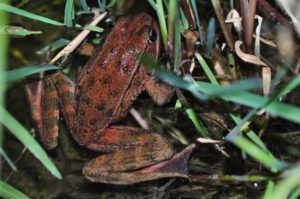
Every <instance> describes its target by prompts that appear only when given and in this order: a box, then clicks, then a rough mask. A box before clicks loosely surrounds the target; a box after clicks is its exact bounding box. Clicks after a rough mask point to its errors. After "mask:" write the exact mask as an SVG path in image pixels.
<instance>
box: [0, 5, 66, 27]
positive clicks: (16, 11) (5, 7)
mask: <svg viewBox="0 0 300 199" xmlns="http://www.w3.org/2000/svg"><path fill="white" fill-rule="evenodd" d="M0 10H4V11H7V12H10V13H14V14H17V15H20V16H23V17H27V18H30V19H34V20H38V21H41V22H44V23H48V24H52V25H55V26H65V24H64V23H61V22H58V21H55V20H52V19H49V18H47V17H43V16H40V15H36V14H33V13H30V12H27V11H25V10H21V9H19V8H16V7H13V6H11V5H8V4H5V3H0Z"/></svg>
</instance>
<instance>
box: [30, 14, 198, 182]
mask: <svg viewBox="0 0 300 199" xmlns="http://www.w3.org/2000/svg"><path fill="white" fill-rule="evenodd" d="M159 49H160V38H159V29H158V25H157V23H156V22H155V21H154V20H153V19H152V18H151V17H150V16H148V15H147V14H144V13H143V14H140V15H138V16H135V17H124V18H121V19H119V20H118V21H117V22H116V24H115V27H114V28H113V29H112V31H111V33H110V34H109V35H108V36H107V38H106V41H105V42H104V44H103V45H102V46H100V47H97V48H96V49H95V50H94V52H93V56H92V57H91V59H90V61H89V62H88V63H87V64H86V65H85V66H84V68H83V69H82V71H81V72H80V74H79V76H78V78H77V81H76V82H75V83H74V82H73V81H72V80H70V79H69V78H68V77H67V76H66V75H64V74H63V73H60V72H57V73H54V74H50V75H46V76H45V78H44V83H43V89H42V97H41V102H40V105H37V106H39V107H40V108H37V107H36V108H35V111H39V110H40V114H39V113H36V115H40V117H35V119H36V122H37V123H38V127H39V134H40V138H41V142H42V143H43V145H44V146H45V147H46V148H47V149H52V148H54V147H55V146H56V145H57V139H58V125H57V123H58V120H59V115H60V112H61V115H62V116H63V118H64V120H65V123H66V125H67V126H68V128H69V129H70V132H71V134H72V137H73V138H74V139H75V140H76V141H77V142H78V143H79V144H80V145H81V146H84V147H86V148H88V149H90V150H93V151H98V152H101V153H105V154H104V155H100V156H99V157H96V158H95V159H92V160H91V161H89V162H87V163H86V164H85V166H84V168H83V174H84V176H85V177H86V178H87V179H89V180H90V181H94V182H102V183H110V184H131V183H137V182H141V181H148V180H154V179H159V178H163V177H184V178H187V177H188V169H187V162H188V158H189V156H190V153H191V151H192V149H193V148H194V145H191V146H189V147H187V148H186V149H184V150H183V151H181V152H180V153H178V154H176V155H174V154H173V149H172V147H171V146H170V144H169V143H168V141H167V140H166V139H165V138H163V137H162V136H161V135H160V134H157V133H155V132H151V131H148V130H144V129H140V128H133V127H127V126H117V125H113V124H114V123H115V122H117V121H119V120H120V119H122V118H123V117H124V116H126V114H127V111H128V109H129V108H130V106H131V104H132V103H133V102H134V100H135V99H136V98H137V97H138V95H139V94H140V93H141V92H142V91H144V90H146V91H147V92H148V93H149V95H150V96H151V97H152V98H153V100H154V101H155V102H156V103H157V104H163V103H165V102H167V101H168V100H169V99H170V97H171V96H172V94H173V93H174V88H172V87H171V86H170V85H168V84H166V83H164V82H160V81H157V79H156V78H155V77H154V76H153V74H151V72H150V71H148V69H147V68H146V67H145V66H143V64H141V61H140V59H139V57H140V55H141V54H142V53H147V54H150V55H152V56H153V57H154V58H155V59H157V58H158V54H159ZM35 103H36V104H38V103H39V102H35Z"/></svg>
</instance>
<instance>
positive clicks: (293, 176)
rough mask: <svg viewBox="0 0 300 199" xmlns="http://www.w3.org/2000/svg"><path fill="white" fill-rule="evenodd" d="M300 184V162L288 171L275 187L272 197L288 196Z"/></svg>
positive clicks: (278, 198)
mask: <svg viewBox="0 0 300 199" xmlns="http://www.w3.org/2000/svg"><path fill="white" fill-rule="evenodd" d="M299 186H300V164H298V165H297V166H296V167H294V168H292V169H290V170H288V171H286V173H285V175H284V178H283V179H282V180H281V181H279V182H278V183H277V184H276V185H275V186H274V189H273V193H272V194H271V196H270V199H282V198H288V196H289V194H291V192H292V191H293V190H294V189H296V191H297V188H298V189H299Z"/></svg>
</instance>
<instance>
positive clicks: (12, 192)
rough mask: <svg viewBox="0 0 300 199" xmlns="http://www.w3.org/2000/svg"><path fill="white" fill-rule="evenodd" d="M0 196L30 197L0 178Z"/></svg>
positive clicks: (11, 197) (11, 198)
mask: <svg viewBox="0 0 300 199" xmlns="http://www.w3.org/2000/svg"><path fill="white" fill-rule="evenodd" d="M0 196H1V197H3V198H7V199H14V198H20V199H30V198H29V197H28V196H26V195H25V194H24V193H22V192H21V191H19V190H18V189H16V188H14V187H12V186H10V185H8V184H6V183H5V182H3V181H2V180H0Z"/></svg>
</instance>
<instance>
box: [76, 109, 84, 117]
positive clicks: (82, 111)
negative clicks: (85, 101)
mask: <svg viewBox="0 0 300 199" xmlns="http://www.w3.org/2000/svg"><path fill="white" fill-rule="evenodd" d="M78 112H79V115H81V116H84V115H85V111H84V110H83V109H82V108H81V109H79V111H78Z"/></svg>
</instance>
